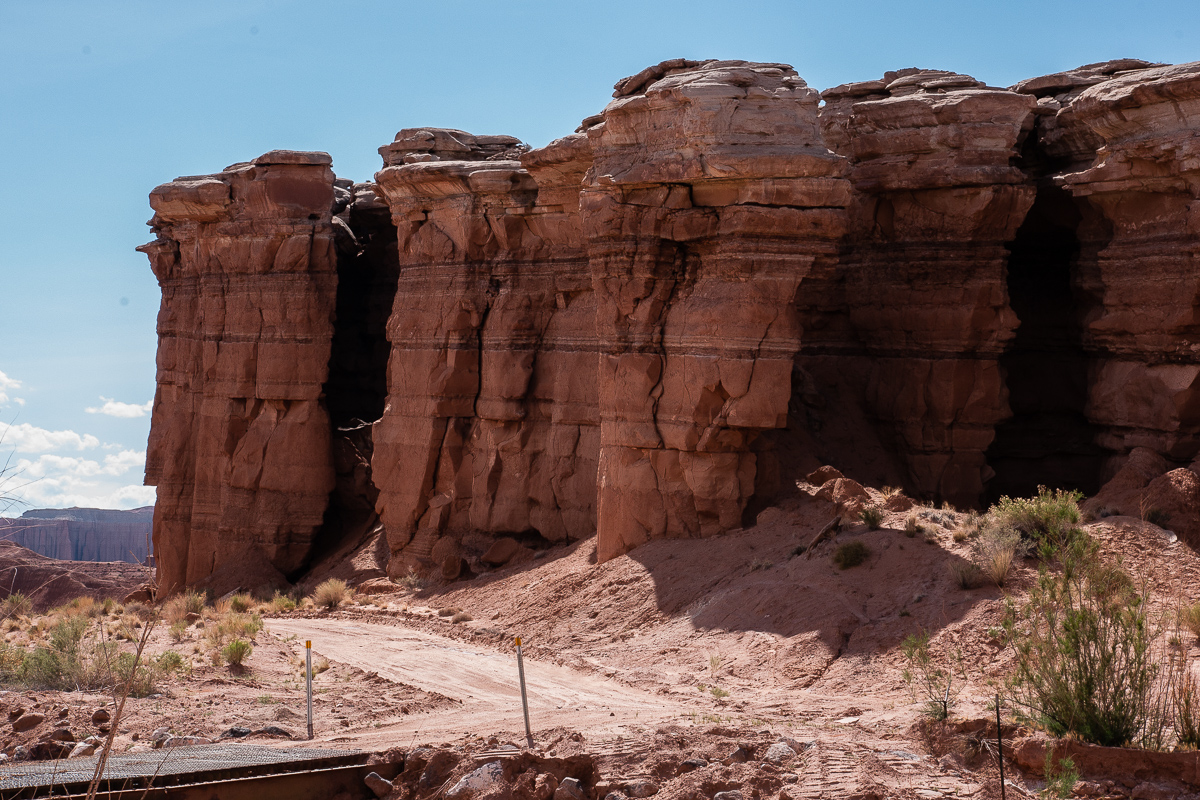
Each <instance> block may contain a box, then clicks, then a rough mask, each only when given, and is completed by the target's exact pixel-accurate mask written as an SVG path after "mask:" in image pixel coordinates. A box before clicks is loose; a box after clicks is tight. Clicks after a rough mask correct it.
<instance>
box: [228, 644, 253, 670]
mask: <svg viewBox="0 0 1200 800" xmlns="http://www.w3.org/2000/svg"><path fill="white" fill-rule="evenodd" d="M253 652H254V647H253V645H251V644H250V643H249V642H247V641H246V640H245V639H234V640H233V641H231V642H230V643H229V644H227V645H225V647H224V648H223V649H222V650H221V657H222V658H224V659H225V663H226V664H229V665H230V666H241V664H242V662H243V661H245V660H246V659H247V658H249V657H250V654H251V653H253Z"/></svg>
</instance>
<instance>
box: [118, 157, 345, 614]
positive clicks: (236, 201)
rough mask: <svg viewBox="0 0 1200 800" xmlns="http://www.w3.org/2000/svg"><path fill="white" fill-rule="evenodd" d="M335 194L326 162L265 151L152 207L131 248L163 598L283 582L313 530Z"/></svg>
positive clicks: (323, 471)
mask: <svg viewBox="0 0 1200 800" xmlns="http://www.w3.org/2000/svg"><path fill="white" fill-rule="evenodd" d="M333 182H334V176H333V171H332V170H331V169H330V159H329V156H328V155H326V154H325V153H298V152H292V151H274V152H271V153H267V154H265V155H263V156H260V157H258V158H256V159H254V161H253V162H250V163H244V164H235V165H233V166H231V167H229V168H227V169H226V170H225V171H223V172H221V173H218V174H216V175H206V176H200V177H186V178H179V179H177V180H175V181H172V182H171V183H167V184H163V185H162V186H159V187H158V188H156V189H155V190H154V191H153V192H151V194H150V205H151V206H152V207H153V208H154V218H153V219H152V220H151V225H152V229H153V231H154V233H155V234H156V235H157V239H156V240H155V241H154V242H151V243H150V244H147V245H143V246H142V247H140V248H138V249H139V250H141V251H142V252H144V253H146V254H147V255H148V256H149V258H150V262H151V266H152V267H153V269H154V274H155V277H157V278H158V282H159V286H160V287H161V288H162V307H161V310H160V312H159V317H158V335H159V348H158V389H157V391H156V393H155V397H154V412H153V418H152V421H151V434H150V442H149V446H148V452H147V458H146V483H147V484H149V485H153V486H157V487H158V501H157V506H156V509H155V517H154V551H155V554H156V556H157V562H158V581H159V586H160V589H161V590H162V591H163V592H164V593H169V592H172V591H176V590H178V589H180V588H182V587H183V586H185V585H196V584H198V583H200V582H202V581H204V580H205V579H208V578H210V576H212V575H213V574H214V573H218V572H220V571H222V570H234V571H238V570H240V571H243V572H244V571H245V570H246V569H247V568H250V569H254V568H255V567H256V566H257V567H258V571H259V572H260V573H262V574H266V575H268V576H272V575H278V574H279V573H288V572H290V571H292V570H295V569H296V568H298V567H299V566H300V565H301V564H302V563H303V561H304V558H305V556H306V555H307V553H308V550H309V546H310V543H311V541H312V537H313V532H314V530H315V529H316V528H317V527H318V526H319V525H320V524H321V519H322V515H323V513H324V511H325V505H326V501H327V497H328V495H329V492H330V490H331V489H332V487H333V477H334V476H333V466H332V463H331V452H330V429H329V418H328V415H327V414H326V411H325V408H324V407H323V405H322V403H321V399H320V398H321V387H322V384H323V383H324V382H325V379H326V371H327V365H328V361H329V342H330V337H331V335H332V332H333V305H334V295H335V291H336V284H337V271H336V269H337V266H336V256H335V253H334V232H333V226H332V223H331V221H330V220H331V210H330V209H331V205H332V203H333V200H334V186H333ZM240 577H241V578H242V579H243V580H244V579H245V577H246V575H245V574H243V575H241V576H240ZM239 585H242V586H243V588H256V587H250V586H247V585H245V584H244V583H240V582H239ZM232 588H234V587H233V586H229V587H225V588H223V589H222V591H226V590H228V589H232Z"/></svg>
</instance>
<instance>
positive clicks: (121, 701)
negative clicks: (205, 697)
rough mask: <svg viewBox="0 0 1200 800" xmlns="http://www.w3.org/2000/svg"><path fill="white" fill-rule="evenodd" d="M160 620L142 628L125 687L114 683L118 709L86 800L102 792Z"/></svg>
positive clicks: (150, 622) (93, 799)
mask: <svg viewBox="0 0 1200 800" xmlns="http://www.w3.org/2000/svg"><path fill="white" fill-rule="evenodd" d="M158 620H159V617H158V615H157V614H155V615H154V616H153V617H151V618H150V619H149V620H147V621H146V624H145V626H144V627H143V628H142V635H141V637H140V638H139V639H138V646H137V652H136V653H135V654H134V657H133V667H132V668H131V669H130V670H129V678H128V679H126V681H125V683H124V685H123V686H120V688H119V690H118V689H117V683H116V681H114V682H113V686H114V692H115V693H116V694H115V695H114V697H115V699H116V701H117V708H116V712H115V713H114V714H113V718H112V722H111V723H110V725H109V729H108V737H107V738H106V739H105V740H104V746H103V747H102V748H101V750H100V757H99V758H98V759H97V760H96V771H95V772H94V773H92V780H91V783H89V784H88V791H87V795H86V800H95V798H96V793H97V792H98V791H99V790H100V781H101V779H102V778H103V776H104V767H105V765H106V764H107V763H108V756H109V754H110V753H111V752H112V746H113V741H114V740H115V739H116V738H117V731H118V730H119V729H120V726H121V715H122V714H123V713H124V711H125V701H126V700H128V699H129V693H130V692H131V691H133V684H134V681H135V680H137V674H138V670H139V669H140V668H141V667H142V655H143V653H144V652H145V650H146V644H147V643H148V642H149V641H150V634H151V633H153V631H154V628H155V626H156V625H157V624H158ZM101 629H102V630H103V625H101ZM103 650H104V652H105V659H106V660H107V659H108V648H106V647H105V648H103ZM110 669H111V666H110ZM160 766H161V765H160ZM156 774H157V773H156Z"/></svg>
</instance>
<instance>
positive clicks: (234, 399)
mask: <svg viewBox="0 0 1200 800" xmlns="http://www.w3.org/2000/svg"><path fill="white" fill-rule="evenodd" d="M613 98H614V99H613V100H612V102H611V103H609V105H608V106H607V107H606V108H605V109H604V110H603V112H602V113H600V114H598V115H596V116H594V117H590V118H588V119H587V120H585V121H584V122H583V124H582V125H581V126H580V128H579V129H578V130H577V131H576V132H575V133H573V134H570V135H568V136H564V137H563V138H561V139H558V140H556V141H554V142H552V143H550V144H549V145H547V146H546V147H542V148H540V149H530V148H529V147H528V146H526V145H524V144H522V143H521V142H520V141H518V140H517V139H515V138H512V137H509V136H475V135H471V134H468V133H465V132H463V131H457V130H445V129H434V128H423V129H407V130H402V131H400V133H399V134H397V136H396V138H395V141H393V142H392V143H390V144H387V145H385V146H383V147H381V148H380V151H379V152H380V154H381V155H382V157H383V167H382V169H381V170H380V171H379V172H378V173H377V174H376V175H375V180H374V182H373V183H358V184H354V183H351V182H350V181H347V180H344V179H339V178H337V177H336V176H335V175H334V173H333V171H332V169H331V160H330V158H329V156H328V155H326V154H324V153H300V152H291V151H274V152H270V153H267V154H265V155H262V156H259V157H258V158H256V159H254V160H253V161H251V162H249V163H241V164H235V165H233V166H231V167H228V168H226V169H225V170H224V171H222V172H220V173H217V174H214V175H204V176H192V177H184V178H179V179H176V180H174V181H172V182H170V183H167V184H163V185H162V186H159V187H157V188H156V189H154V191H153V192H152V193H151V195H150V204H151V206H152V207H153V209H154V218H153V219H152V220H151V223H150V224H151V226H152V228H153V231H154V233H155V234H156V236H157V238H156V240H155V241H154V242H152V243H150V244H147V245H144V246H143V247H141V248H139V249H141V250H142V251H143V252H145V253H146V254H147V255H148V256H149V258H150V261H151V264H152V266H153V270H154V274H155V275H156V277H157V278H158V281H159V283H160V285H161V287H162V295H163V297H162V309H161V312H160V316H159V323H158V332H159V342H160V344H159V351H158V390H157V394H156V396H155V402H154V414H153V424H152V430H151V434H150V443H149V455H148V459H147V467H146V483H147V484H150V485H154V486H157V487H158V503H157V507H156V512H155V522H154V545H155V551H156V553H157V554H158V565H159V581H160V585H161V586H162V587H164V588H165V589H167V590H172V589H177V588H179V587H180V586H182V585H185V584H187V585H208V586H212V587H217V586H221V587H231V586H234V585H241V586H243V587H245V586H246V585H247V580H267V579H269V578H271V577H272V576H275V577H278V578H280V579H283V578H293V577H295V576H297V575H299V574H300V573H302V572H303V571H304V570H305V569H306V567H307V566H308V565H311V564H312V563H314V560H315V559H317V558H320V557H322V556H323V555H327V554H329V553H331V552H334V551H336V550H337V549H338V548H339V547H342V546H344V545H346V543H348V542H357V541H360V540H362V539H364V538H365V537H366V536H367V535H368V534H370V533H372V532H375V533H380V532H383V533H385V534H386V543H387V546H388V549H389V552H390V561H389V567H388V569H389V573H390V574H391V575H392V576H393V577H397V576H401V575H404V574H406V573H407V572H408V571H409V570H418V571H429V570H440V571H441V573H442V574H443V575H444V576H445V577H446V578H450V579H452V578H454V577H457V576H458V575H459V573H460V571H461V570H462V568H463V564H464V560H463V556H464V555H467V554H468V552H467V551H468V549H469V548H468V545H470V546H472V547H474V548H475V549H480V548H483V547H486V546H487V544H489V543H490V542H491V540H492V539H494V538H496V537H506V536H511V537H515V538H517V539H519V540H521V541H523V542H525V543H531V542H534V541H545V540H549V541H564V540H577V539H581V538H584V537H588V536H591V535H592V534H593V533H594V534H596V536H597V556H598V558H599V560H601V561H603V560H606V559H610V558H613V557H614V556H617V555H619V554H622V553H625V552H628V551H629V550H631V549H632V548H635V547H637V546H638V545H639V544H641V543H643V542H646V541H647V540H649V539H653V538H656V537H707V536H712V535H715V534H719V533H721V532H724V531H728V530H731V529H735V528H738V527H739V526H741V525H742V524H743V520H753V519H754V515H755V514H757V513H758V512H760V511H761V510H762V509H764V508H766V507H768V506H770V505H772V504H775V503H778V502H781V498H786V496H787V493H788V487H789V486H794V485H795V480H796V478H797V476H801V475H804V474H805V473H806V472H807V471H808V470H811V469H812V468H814V467H816V466H819V465H821V464H832V465H834V466H836V467H838V468H839V469H840V470H841V471H842V472H844V473H845V474H846V475H847V476H850V477H853V478H856V479H857V480H859V481H863V482H871V483H875V484H876V485H880V484H884V483H887V484H893V485H897V486H902V487H904V488H905V490H906V491H907V492H909V493H910V494H912V495H914V496H921V497H927V498H931V499H937V500H942V499H944V500H949V501H951V502H953V503H955V504H960V505H979V504H981V503H985V502H987V501H989V500H994V499H995V498H996V497H998V496H1000V495H1002V494H1018V493H1020V494H1025V493H1029V492H1032V491H1033V490H1034V488H1035V487H1036V486H1037V485H1039V484H1046V485H1051V486H1070V487H1076V488H1079V489H1081V490H1083V491H1085V492H1087V493H1089V494H1094V493H1095V492H1096V491H1097V490H1098V488H1099V487H1100V486H1101V484H1102V483H1103V482H1105V481H1106V480H1108V479H1110V478H1112V477H1113V476H1114V475H1118V474H1122V475H1125V478H1123V479H1122V480H1125V479H1127V478H1128V476H1129V475H1130V474H1132V473H1131V472H1130V471H1129V470H1125V471H1124V472H1122V469H1123V468H1124V467H1125V465H1126V464H1127V462H1128V460H1129V458H1130V454H1131V453H1133V452H1134V451H1135V450H1138V451H1139V452H1141V453H1143V456H1142V457H1141V458H1142V461H1140V462H1138V463H1151V462H1154V460H1155V459H1157V460H1158V461H1157V462H1154V463H1158V462H1161V463H1160V464H1159V467H1160V469H1159V473H1161V472H1162V471H1166V470H1170V469H1173V468H1179V467H1186V466H1187V465H1189V464H1190V463H1191V462H1192V460H1193V459H1194V458H1196V456H1197V454H1198V452H1200V382H1198V376H1200V355H1198V353H1197V351H1198V350H1200V338H1198V335H1197V334H1198V333H1200V199H1198V198H1200V135H1197V131H1200V63H1194V64H1184V65H1178V66H1164V65H1156V64H1149V63H1146V62H1143V61H1136V60H1128V59H1127V60H1121V61H1111V62H1107V63H1103V64H1092V65H1088V66H1085V67H1081V68H1079V69H1076V70H1072V71H1069V72H1064V73H1060V74H1056V75H1047V76H1044V77H1040V78H1033V79H1030V80H1026V81H1022V82H1021V83H1019V84H1017V85H1015V86H1012V87H1009V88H1007V89H1004V88H997V87H991V86H986V85H984V84H983V83H981V82H979V81H977V80H975V79H973V78H971V77H970V76H967V75H961V74H957V73H953V72H945V71H939V70H923V69H904V70H899V71H896V72H889V73H886V74H885V75H884V76H883V77H882V78H880V79H879V80H871V81H865V82H861V83H851V84H846V85H843V86H837V87H834V88H832V89H828V90H826V91H825V92H818V91H816V90H814V89H812V88H810V87H809V86H807V85H806V84H805V82H804V81H803V80H802V79H801V78H800V77H798V76H797V75H796V73H795V72H794V71H793V70H792V68H791V67H789V66H787V65H783V64H757V63H747V62H741V61H687V60H683V59H676V60H672V61H666V62H663V63H662V64H659V65H657V66H654V67H650V68H648V69H646V70H643V71H642V72H641V73H639V74H637V75H634V76H632V77H629V78H625V79H624V80H622V81H620V82H619V83H618V84H617V85H616V91H615V92H614V94H613ZM1138 474H1140V473H1138ZM1156 474H1157V473H1156ZM1154 477H1155V475H1149V476H1148V477H1145V478H1144V480H1143V481H1142V483H1141V484H1140V485H1142V486H1144V485H1145V484H1146V483H1147V482H1149V481H1150V480H1153V479H1154ZM1195 483H1196V482H1195V481H1192V483H1191V484H1189V485H1194V484H1195ZM793 492H794V490H793ZM481 543H482V544H481ZM471 552H472V553H473V552H474V551H471ZM246 576H252V578H247V577H246ZM264 576H265V577H264Z"/></svg>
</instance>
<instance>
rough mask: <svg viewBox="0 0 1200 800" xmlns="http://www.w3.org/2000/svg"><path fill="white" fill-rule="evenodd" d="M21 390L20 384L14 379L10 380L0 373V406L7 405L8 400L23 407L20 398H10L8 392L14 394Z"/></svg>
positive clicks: (22, 401) (23, 402)
mask: <svg viewBox="0 0 1200 800" xmlns="http://www.w3.org/2000/svg"><path fill="white" fill-rule="evenodd" d="M20 388H21V382H20V381H19V380H17V379H16V378H10V377H8V376H7V375H5V374H4V373H3V372H0V406H2V405H4V404H6V403H8V402H9V401H10V400H11V401H12V402H14V403H16V404H17V405H19V406H23V405H25V401H24V400H22V399H21V398H20V397H12V396H11V395H10V394H9V392H15V391H16V390H17V389H20Z"/></svg>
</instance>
